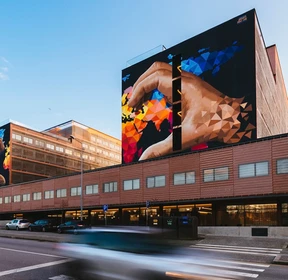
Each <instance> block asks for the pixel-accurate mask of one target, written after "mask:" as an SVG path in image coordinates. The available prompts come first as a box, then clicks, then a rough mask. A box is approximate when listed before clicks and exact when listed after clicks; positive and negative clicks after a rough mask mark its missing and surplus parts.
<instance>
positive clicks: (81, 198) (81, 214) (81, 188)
mask: <svg viewBox="0 0 288 280" xmlns="http://www.w3.org/2000/svg"><path fill="white" fill-rule="evenodd" d="M79 142H80V141H79ZM80 181H81V182H80V191H81V194H80V219H81V221H83V145H82V143H81V176H80Z"/></svg>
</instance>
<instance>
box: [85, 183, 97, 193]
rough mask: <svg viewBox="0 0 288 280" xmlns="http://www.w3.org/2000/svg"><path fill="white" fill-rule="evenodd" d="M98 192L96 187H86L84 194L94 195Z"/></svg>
mask: <svg viewBox="0 0 288 280" xmlns="http://www.w3.org/2000/svg"><path fill="white" fill-rule="evenodd" d="M98 192H99V188H98V185H97V184H96V185H88V186H86V194H96V193H98Z"/></svg>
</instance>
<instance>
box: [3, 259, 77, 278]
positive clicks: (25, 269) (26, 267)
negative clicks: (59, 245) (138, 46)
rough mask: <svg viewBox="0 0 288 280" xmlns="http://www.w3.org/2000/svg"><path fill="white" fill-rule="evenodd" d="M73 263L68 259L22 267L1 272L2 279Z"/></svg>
mask: <svg viewBox="0 0 288 280" xmlns="http://www.w3.org/2000/svg"><path fill="white" fill-rule="evenodd" d="M71 261H72V259H66V260H59V261H55V262H48V263H42V264H36V265H31V266H25V267H21V268H16V269H10V270H6V271H1V272H0V277H1V276H4V275H9V274H14V273H19V272H23V271H29V270H33V269H39V268H43V267H48V266H53V265H58V264H62V263H66V262H71Z"/></svg>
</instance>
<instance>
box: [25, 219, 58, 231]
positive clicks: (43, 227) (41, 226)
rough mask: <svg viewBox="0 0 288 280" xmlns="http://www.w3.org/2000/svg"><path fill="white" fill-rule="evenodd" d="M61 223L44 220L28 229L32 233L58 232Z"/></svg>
mask: <svg viewBox="0 0 288 280" xmlns="http://www.w3.org/2000/svg"><path fill="white" fill-rule="evenodd" d="M58 224H59V223H58V222H57V220H54V219H42V220H37V221H36V222H34V223H31V224H30V225H29V227H28V229H29V230H30V231H43V232H45V231H56V230H57V225H58Z"/></svg>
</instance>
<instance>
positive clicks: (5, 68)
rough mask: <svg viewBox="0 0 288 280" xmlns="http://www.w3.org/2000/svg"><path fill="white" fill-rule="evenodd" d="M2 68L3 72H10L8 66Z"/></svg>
mask: <svg viewBox="0 0 288 280" xmlns="http://www.w3.org/2000/svg"><path fill="white" fill-rule="evenodd" d="M1 70H2V71H3V72H8V71H9V69H8V67H1Z"/></svg>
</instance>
